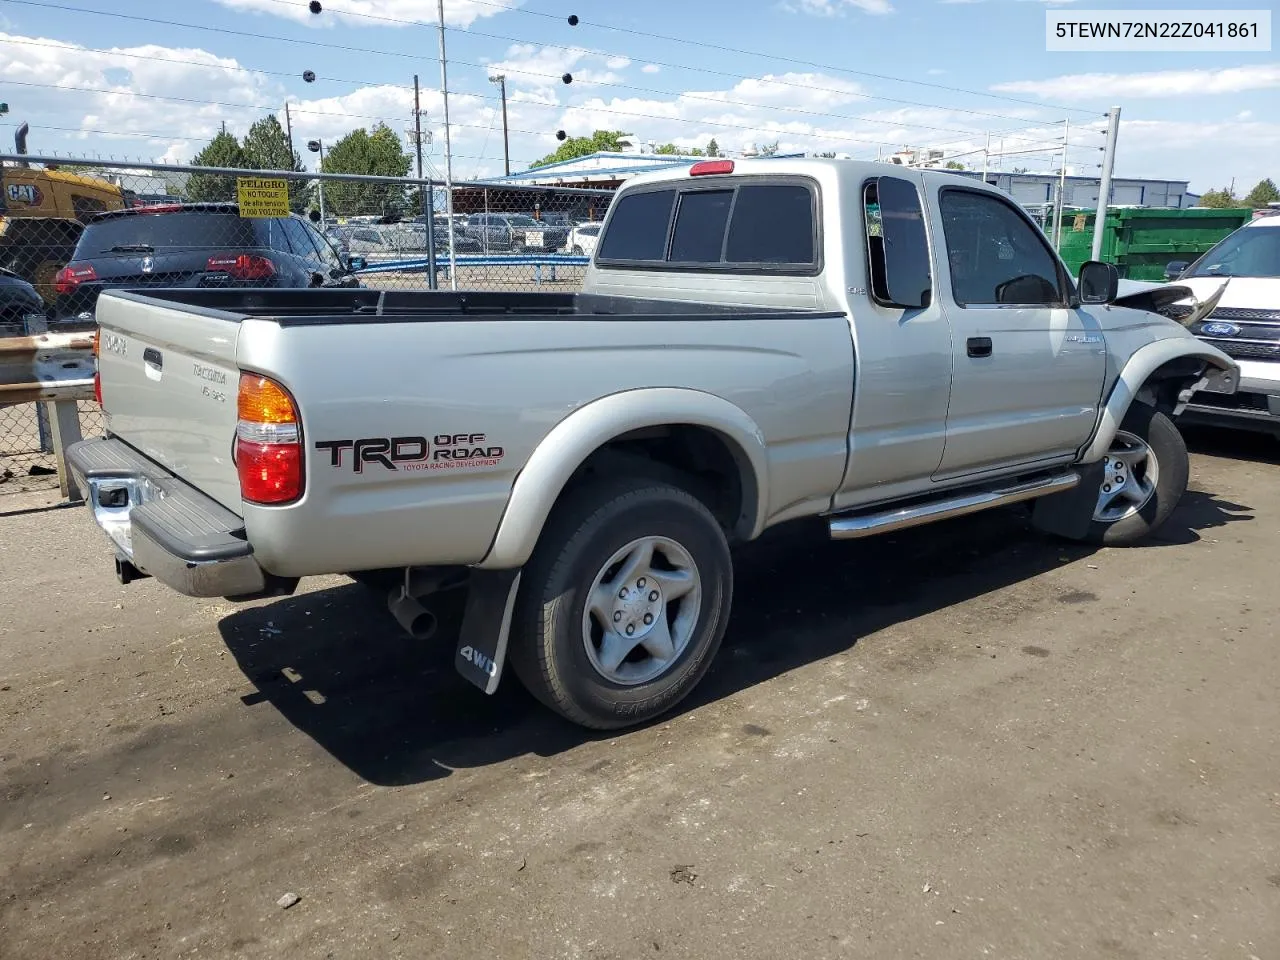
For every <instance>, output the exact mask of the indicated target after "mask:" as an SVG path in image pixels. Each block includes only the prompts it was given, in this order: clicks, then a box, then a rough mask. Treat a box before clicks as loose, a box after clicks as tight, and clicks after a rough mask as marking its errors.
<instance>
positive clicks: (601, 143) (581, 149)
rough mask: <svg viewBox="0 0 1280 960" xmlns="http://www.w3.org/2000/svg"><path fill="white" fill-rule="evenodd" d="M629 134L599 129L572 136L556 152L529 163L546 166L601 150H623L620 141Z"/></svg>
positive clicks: (534, 165) (530, 165)
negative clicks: (587, 134) (583, 134)
mask: <svg viewBox="0 0 1280 960" xmlns="http://www.w3.org/2000/svg"><path fill="white" fill-rule="evenodd" d="M628 136H630V134H629V133H627V132H626V131H624V130H597V131H595V133H593V134H591V136H589V137H570V138H569V139H568V140H566V141H565V142H564V143H562V144H560V146H558V147H557V148H556V150H555V153H549V154H547V155H546V156H545V157H543V158H542V159H541V160H535V161H533V163H531V164H529V169H530V170H532V169H533V168H534V167H545V166H546V165H547V164H549V163H559V162H560V161H562V160H575V159H577V158H578V157H586V156H590V155H591V154H593V153H600V152H601V151H606V150H608V151H616V150H621V149H622V145H621V144H620V143H619V142H618V141H620V140H621V139H622V138H623V137H628Z"/></svg>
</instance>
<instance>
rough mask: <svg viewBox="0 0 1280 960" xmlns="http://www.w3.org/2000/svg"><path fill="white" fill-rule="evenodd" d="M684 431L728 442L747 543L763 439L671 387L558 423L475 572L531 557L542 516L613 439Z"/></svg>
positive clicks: (713, 399) (633, 394)
mask: <svg viewBox="0 0 1280 960" xmlns="http://www.w3.org/2000/svg"><path fill="white" fill-rule="evenodd" d="M675 424H689V425H692V426H698V427H705V428H707V429H710V430H714V431H715V432H717V433H718V434H720V436H721V437H722V438H724V439H725V440H726V441H727V442H728V446H729V448H730V450H732V451H733V452H734V460H735V461H736V462H737V464H738V469H739V470H740V471H742V481H743V489H744V490H750V491H752V495H751V496H750V497H744V504H743V516H742V517H741V518H740V519H739V523H738V528H737V530H736V532H737V533H738V534H739V535H740V536H742V537H743V538H744V539H752V538H754V537H756V536H758V535H759V534H760V531H761V530H763V529H764V523H765V512H766V510H767V506H768V502H769V497H768V482H769V472H768V461H767V459H766V455H765V440H764V435H763V434H762V433H761V432H760V428H759V427H758V426H757V425H756V423H755V421H753V420H752V419H751V418H750V417H749V416H747V414H746V413H744V412H743V411H742V410H741V409H740V408H739V407H737V406H735V405H734V404H732V403H730V402H729V401H728V400H725V399H723V398H721V397H717V396H715V395H714V394H710V393H703V392H702V391H699V390H687V389H681V388H674V387H660V388H653V389H641V390H629V391H625V392H623V393H615V394H612V395H610V396H607V397H603V398H601V399H599V400H595V401H592V402H591V403H589V404H587V405H586V406H583V407H580V408H579V409H577V410H575V411H574V412H573V413H571V414H570V415H569V416H567V417H565V418H564V419H563V420H561V421H560V422H559V423H558V424H556V425H555V427H553V428H552V430H551V432H550V433H548V434H547V436H546V437H545V438H543V440H542V442H541V443H540V444H539V445H538V447H537V449H535V450H534V452H533V455H532V456H530V457H529V461H528V463H526V464H525V466H524V468H523V469H522V470H521V471H520V474H519V476H517V477H516V481H515V484H514V485H513V486H512V490H511V497H510V499H508V501H507V507H506V510H505V511H504V512H503V515H502V520H501V522H500V523H499V525H498V532H497V534H496V536H495V537H494V540H493V545H492V546H491V547H490V548H489V553H488V555H486V556H485V558H484V560H482V561H481V562H480V563H479V564H478V565H477V566H478V567H479V568H480V569H482V570H509V569H513V568H516V567H520V566H522V565H523V564H524V563H525V561H527V560H528V559H529V557H530V556H531V555H532V553H533V548H534V546H535V545H536V544H537V542H538V537H539V535H540V534H541V533H542V527H543V525H544V524H545V523H546V520H547V516H548V515H549V514H550V513H551V509H552V507H553V506H555V503H556V500H557V499H558V498H559V496H560V492H561V491H562V490H563V489H564V488H565V485H566V484H567V483H568V482H569V480H570V478H571V477H572V476H573V474H574V472H575V471H576V470H577V469H578V468H579V467H580V466H582V464H583V463H584V462H586V460H587V458H588V457H590V456H591V454H592V453H594V452H595V451H596V450H598V449H600V447H602V446H604V445H605V444H607V443H608V442H609V441H610V440H613V439H615V438H617V437H620V436H622V435H623V434H626V433H630V432H632V431H634V430H640V429H643V428H645V427H662V426H671V425H675Z"/></svg>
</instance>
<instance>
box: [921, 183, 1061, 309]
mask: <svg viewBox="0 0 1280 960" xmlns="http://www.w3.org/2000/svg"><path fill="white" fill-rule="evenodd" d="M939 209H940V211H941V214H942V229H943V233H944V234H945V239H946V244H947V260H948V262H949V263H950V266H951V292H952V296H953V297H954V299H955V302H956V305H957V306H959V307H966V308H967V307H979V306H1022V307H1036V306H1040V307H1044V306H1061V305H1064V304H1065V303H1066V301H1067V296H1066V290H1065V282H1064V278H1063V276H1062V273H1061V270H1060V269H1059V265H1058V258H1057V257H1055V256H1054V254H1053V251H1052V250H1050V249H1049V244H1048V243H1047V242H1046V241H1045V239H1044V236H1043V235H1042V234H1041V233H1040V232H1039V231H1038V230H1036V228H1035V227H1034V226H1032V224H1031V222H1030V221H1029V220H1028V219H1027V218H1026V217H1025V216H1023V215H1022V214H1020V213H1019V212H1018V211H1017V210H1015V209H1014V208H1013V206H1012V205H1011V204H1010V203H1008V202H1006V201H1004V200H1002V199H1000V198H999V197H996V196H993V195H991V194H988V193H978V192H975V191H969V190H956V189H945V190H943V191H942V194H941V198H940V201H939Z"/></svg>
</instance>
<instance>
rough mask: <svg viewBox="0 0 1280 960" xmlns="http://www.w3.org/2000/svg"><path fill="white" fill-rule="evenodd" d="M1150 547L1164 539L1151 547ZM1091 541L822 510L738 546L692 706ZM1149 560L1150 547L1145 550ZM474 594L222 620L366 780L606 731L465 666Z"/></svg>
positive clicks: (1001, 515)
mask: <svg viewBox="0 0 1280 960" xmlns="http://www.w3.org/2000/svg"><path fill="white" fill-rule="evenodd" d="M1249 510H1250V508H1248V507H1245V506H1242V505H1239V504H1233V503H1228V502H1224V501H1222V500H1219V499H1218V498H1216V497H1214V496H1212V495H1210V494H1206V493H1200V492H1196V491H1191V492H1188V494H1187V496H1186V497H1185V499H1184V500H1183V503H1182V504H1181V505H1180V506H1179V509H1178V511H1177V512H1176V513H1175V515H1174V517H1173V518H1172V519H1171V520H1170V522H1169V523H1168V524H1167V525H1166V527H1165V528H1164V529H1163V530H1162V531H1161V536H1160V538H1159V539H1158V540H1155V541H1153V543H1152V544H1151V547H1150V548H1156V547H1160V546H1166V545H1170V544H1185V543H1190V542H1194V541H1195V540H1197V539H1199V532H1200V531H1205V530H1212V529H1215V528H1217V527H1221V526H1224V525H1226V524H1229V523H1232V522H1235V521H1237V520H1248V519H1251V518H1252V517H1251V514H1250V513H1249ZM1148 549H1149V548H1148ZM1093 552H1094V551H1093V549H1092V548H1090V547H1085V546H1080V545H1076V544H1064V543H1062V542H1060V541H1057V540H1051V539H1048V538H1045V537H1041V536H1039V535H1038V534H1036V533H1035V532H1034V531H1032V530H1031V528H1030V527H1029V525H1028V523H1027V518H1026V513H1025V512H1024V511H1020V510H1017V509H1009V510H996V511H989V512H987V513H982V514H976V515H973V516H970V517H965V518H961V519H958V520H953V521H947V522H944V523H939V524H934V525H932V526H928V527H921V528H918V529H915V530H909V531H903V532H901V533H898V534H895V535H889V536H884V537H879V538H872V539H869V540H865V541H856V542H843V543H837V542H832V541H830V540H828V539H826V538H825V537H824V536H823V531H822V529H821V527H820V526H819V525H817V524H815V523H813V522H800V523H796V524H789V525H786V526H784V527H781V528H778V529H776V530H774V531H770V532H769V533H767V534H766V535H765V536H764V537H763V538H761V539H760V540H759V541H757V542H755V543H752V544H749V545H747V546H745V547H743V548H742V549H740V550H739V551H737V554H736V565H737V580H736V587H735V601H734V610H733V616H732V620H731V622H730V624H729V629H728V633H727V634H726V637H725V641H724V645H723V647H722V648H721V651H720V653H719V655H718V656H717V659H716V662H715V663H714V664H713V666H712V669H711V671H710V672H709V673H708V675H707V677H706V678H705V679H704V680H703V682H702V683H701V684H700V685H699V687H698V688H697V689H696V690H695V691H694V692H693V694H692V695H691V696H690V697H689V698H688V699H687V700H686V701H685V702H684V703H683V704H681V706H680V707H679V708H678V710H679V712H686V711H689V710H692V709H696V708H697V707H699V706H701V705H704V704H706V703H709V702H713V701H716V700H719V699H721V698H724V697H727V696H730V695H732V694H733V693H736V692H738V691H740V690H743V689H746V688H749V687H752V686H755V685H757V684H759V683H762V682H764V681H767V680H769V679H771V678H774V677H777V676H779V675H782V674H785V673H787V672H788V671H791V670H793V669H795V668H796V667H799V666H802V665H804V664H807V663H811V662H814V661H817V660H821V659H823V658H825V657H828V656H832V655H834V654H836V653H840V652H843V651H847V650H849V649H850V648H852V647H853V646H854V645H855V644H856V643H857V640H858V638H859V637H862V636H866V635H868V634H870V633H873V632H875V631H877V630H880V629H882V628H884V627H886V626H889V625H890V624H894V623H900V622H905V621H909V620H912V619H914V618H916V617H921V616H925V615H927V614H929V613H932V612H934V611H937V610H940V609H943V608H945V607H948V606H952V605H955V604H959V603H964V602H969V601H974V600H977V599H979V598H981V597H983V596H984V595H985V594H989V593H992V592H993V591H997V590H1000V589H1001V588H1003V587H1006V586H1009V585H1011V584H1015V583H1019V582H1022V581H1027V580H1031V579H1033V578H1035V577H1036V576H1038V575H1039V574H1041V573H1044V572H1045V571H1047V570H1051V569H1055V568H1059V567H1062V566H1063V565H1064V563H1072V562H1078V561H1081V560H1083V559H1085V558H1087V557H1089V556H1090V555H1091V554H1092V553H1093ZM1135 559H1136V558H1135ZM460 600H461V598H460V597H454V598H452V599H450V600H447V601H446V602H443V603H437V604H435V609H437V612H438V613H439V615H440V617H441V630H440V633H439V634H437V636H436V638H435V639H433V640H432V641H430V642H429V643H425V644H423V643H416V642H414V641H412V640H410V639H409V638H408V637H407V636H405V635H403V634H402V633H401V632H400V630H399V628H398V627H397V626H396V625H395V623H394V622H393V621H392V619H391V617H390V615H389V614H388V613H387V611H386V606H385V603H384V602H383V600H382V598H381V597H380V596H378V595H376V594H374V593H372V592H370V591H368V590H366V589H365V588H363V587H360V586H357V585H355V584H350V585H343V586H337V587H332V588H328V589H322V590H318V591H315V592H312V593H308V594H305V595H301V596H295V597H291V598H288V599H286V600H281V601H278V602H275V603H272V604H267V605H263V606H256V607H251V608H242V609H240V610H238V611H237V612H235V613H233V614H232V615H230V616H228V617H226V618H225V619H224V620H223V621H222V622H221V624H220V630H221V632H222V636H223V639H224V640H225V642H226V644H227V647H228V649H229V650H230V651H231V653H232V654H233V655H234V656H235V657H236V660H237V661H238V663H239V666H240V668H241V670H243V672H244V674H245V676H246V677H248V678H249V679H250V681H251V682H253V683H254V684H255V686H256V687H257V692H256V693H254V694H251V695H249V696H247V697H245V698H244V700H245V703H246V704H247V705H254V704H261V703H263V702H264V701H265V702H266V703H269V704H270V705H271V706H273V707H274V708H275V709H277V710H279V711H280V713H281V714H282V715H283V716H284V717H285V718H286V719H287V720H288V721H289V722H291V723H292V724H294V725H295V726H296V727H297V728H298V729H299V730H301V731H302V732H303V733H305V734H307V735H308V736H310V737H312V738H313V739H315V741H316V742H317V743H318V744H319V745H320V746H322V747H323V748H324V749H325V750H327V751H328V752H329V753H331V754H332V755H333V756H334V757H335V758H336V759H337V760H339V761H340V762H341V763H343V764H345V765H346V766H347V767H349V768H350V769H351V770H352V771H354V772H355V773H356V774H358V775H359V776H361V777H363V778H364V779H365V780H367V781H369V782H371V783H375V784H379V785H404V784H412V783H421V782H424V781H429V780H434V779H438V778H441V777H446V776H448V775H449V774H450V772H451V771H452V770H453V769H455V768H471V767H477V766H484V765H488V764H493V763H499V762H502V761H504V760H509V759H512V758H514V757H518V756H521V755H525V754H529V753H533V754H536V755H540V756H552V755H555V754H557V753H559V752H561V751H564V750H568V749H570V748H572V747H574V746H577V745H579V744H582V743H584V742H587V741H590V740H597V739H604V738H606V737H608V736H626V735H627V734H626V733H622V734H604V733H600V734H595V733H592V732H590V731H586V730H583V729H580V728H578V727H576V726H573V725H571V724H569V723H567V722H565V721H562V720H560V719H559V718H558V717H556V716H554V715H553V714H552V713H551V712H550V711H548V710H546V709H544V708H543V707H541V706H539V705H538V704H536V703H535V702H534V701H533V699H532V698H531V697H530V696H529V695H528V694H527V693H525V692H524V690H523V689H522V688H521V687H520V684H519V683H518V682H517V681H516V679H515V677H514V676H512V675H510V674H509V675H508V676H507V677H506V678H505V680H504V682H503V683H502V685H501V686H500V688H499V690H498V692H497V693H496V694H495V695H494V696H492V697H486V696H484V695H483V694H482V693H480V692H479V691H477V690H476V689H474V688H473V687H471V686H470V685H469V684H467V683H466V681H464V680H463V679H462V678H461V677H460V676H458V675H457V674H456V673H455V672H454V669H453V663H452V658H453V647H454V643H455V641H456V635H457V633H456V631H457V623H458V621H459V619H460V612H461V605H460V602H459V601H460Z"/></svg>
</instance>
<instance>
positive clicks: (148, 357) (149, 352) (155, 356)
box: [142, 347, 164, 370]
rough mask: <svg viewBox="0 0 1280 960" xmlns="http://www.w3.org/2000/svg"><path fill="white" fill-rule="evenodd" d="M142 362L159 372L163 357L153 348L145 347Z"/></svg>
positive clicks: (162, 364)
mask: <svg viewBox="0 0 1280 960" xmlns="http://www.w3.org/2000/svg"><path fill="white" fill-rule="evenodd" d="M142 362H143V363H149V364H151V366H153V367H155V368H156V369H157V370H159V369H160V368H161V367H163V366H164V357H163V356H162V355H161V353H160V351H159V350H157V349H156V348H155V347H147V349H145V350H143V351H142Z"/></svg>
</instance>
